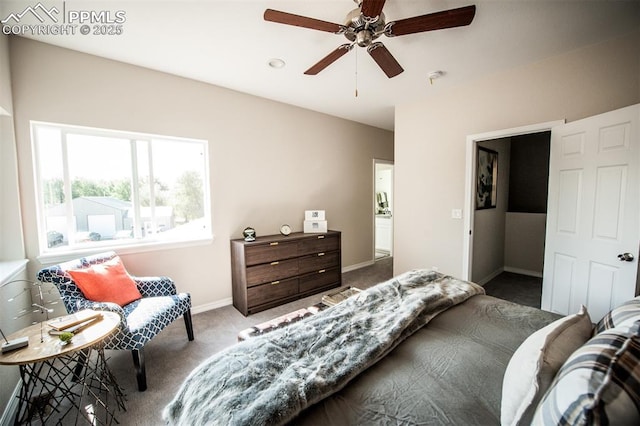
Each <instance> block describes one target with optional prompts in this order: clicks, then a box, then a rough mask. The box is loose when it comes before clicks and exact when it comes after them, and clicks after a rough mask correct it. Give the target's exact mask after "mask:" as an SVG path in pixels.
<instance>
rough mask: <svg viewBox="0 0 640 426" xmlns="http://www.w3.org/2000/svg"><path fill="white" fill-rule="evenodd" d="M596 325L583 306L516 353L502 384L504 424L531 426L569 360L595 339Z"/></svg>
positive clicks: (555, 323) (532, 338) (541, 332)
mask: <svg viewBox="0 0 640 426" xmlns="http://www.w3.org/2000/svg"><path fill="white" fill-rule="evenodd" d="M592 329H593V326H592V324H591V318H590V317H589V314H588V313H587V309H586V308H585V307H584V306H582V307H581V308H580V311H579V312H578V313H577V314H574V315H568V316H566V317H563V318H560V319H558V320H556V321H554V322H552V323H551V324H549V325H547V326H546V327H543V328H541V329H540V330H538V331H536V332H535V333H533V334H532V335H531V336H529V337H528V338H527V339H526V340H525V341H524V342H523V343H522V344H521V345H520V347H518V349H517V350H516V351H515V353H514V354H513V356H512V357H511V360H510V361H509V365H507V369H506V371H505V374H504V379H503V382H502V406H501V413H500V422H501V424H502V425H503V426H506V425H520V424H523V425H524V424H527V425H528V424H530V423H531V420H532V419H533V415H534V413H535V410H536V407H537V405H538V403H539V402H540V399H542V397H543V395H544V393H545V392H546V391H547V389H548V388H549V386H550V385H551V382H552V381H553V379H554V377H555V375H556V373H557V372H558V370H559V369H560V367H562V365H563V364H564V362H565V361H566V360H567V358H568V357H569V356H570V355H571V354H572V353H573V352H574V351H575V350H576V349H578V348H579V347H580V346H582V345H583V344H584V343H585V342H586V341H587V340H589V338H590V337H591V331H592Z"/></svg>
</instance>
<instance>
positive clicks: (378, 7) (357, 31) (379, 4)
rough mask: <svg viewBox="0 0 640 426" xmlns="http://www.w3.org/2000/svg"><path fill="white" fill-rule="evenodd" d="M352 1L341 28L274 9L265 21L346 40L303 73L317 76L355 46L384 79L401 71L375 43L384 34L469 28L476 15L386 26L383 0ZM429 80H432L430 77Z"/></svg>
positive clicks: (460, 13)
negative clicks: (354, 6)
mask: <svg viewBox="0 0 640 426" xmlns="http://www.w3.org/2000/svg"><path fill="white" fill-rule="evenodd" d="M354 1H355V2H356V3H357V4H358V7H357V8H356V9H354V10H352V11H351V12H349V13H348V14H347V17H346V19H345V23H344V25H340V24H335V23H332V22H327V21H322V20H319V19H315V18H308V17H306V16H301V15H294V14H292V13H288V12H281V11H278V10H273V9H267V10H265V12H264V19H265V21H270V22H276V23H279V24H286V25H293V26H296V27H302V28H309V29H312V30H317V31H325V32H330V33H334V34H341V35H344V37H345V38H346V39H347V40H349V42H350V43H347V44H343V45H340V46H338V48H336V49H335V50H334V51H333V52H331V53H329V54H328V55H327V56H325V57H324V58H322V59H321V60H320V61H319V62H317V63H316V64H315V65H313V66H312V67H311V68H309V69H308V70H307V71H305V74H307V75H316V74H318V73H319V72H320V71H322V70H324V69H325V68H326V67H328V66H329V65H331V64H332V63H334V62H335V61H337V60H338V59H339V58H341V57H342V56H343V55H344V54H346V53H347V52H349V51H350V50H351V49H352V48H353V47H354V46H355V45H358V46H359V47H366V48H367V52H368V53H369V55H370V56H371V57H372V58H373V60H374V61H375V62H376V63H377V64H378V66H379V67H380V68H381V69H382V71H383V72H384V73H385V74H386V75H387V77H389V78H393V77H395V76H397V75H398V74H400V73H402V72H403V71H404V70H403V69H402V66H400V64H399V63H398V61H396V59H395V58H394V57H393V55H392V54H391V52H389V50H388V49H387V48H386V47H385V46H384V45H383V44H382V43H381V42H379V41H378V42H375V40H376V39H377V38H379V37H380V36H381V35H383V34H384V35H385V36H387V37H396V36H403V35H407V34H415V33H421V32H426V31H434V30H441V29H445V28H453V27H461V26H465V25H469V24H470V23H471V21H473V18H474V16H475V13H476V7H475V6H474V5H472V6H465V7H461V8H458V9H450V10H444V11H441V12H436V13H429V14H426V15H420V16H414V17H411V18H406V19H400V20H398V21H391V22H388V23H387V22H386V19H385V15H384V13H382V9H383V7H384V4H385V0H354ZM441 76H442V75H439V76H438V77H441ZM435 78H437V77H435ZM430 80H431V81H432V80H433V79H431V77H430Z"/></svg>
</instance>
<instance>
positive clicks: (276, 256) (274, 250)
mask: <svg viewBox="0 0 640 426" xmlns="http://www.w3.org/2000/svg"><path fill="white" fill-rule="evenodd" d="M244 256H245V262H246V264H247V266H251V265H258V264H260V263H270V262H273V261H276V260H282V259H289V258H292V257H296V256H298V243H297V242H295V241H285V242H283V241H274V242H271V243H266V244H257V245H250V246H247V247H246V248H245V254H244Z"/></svg>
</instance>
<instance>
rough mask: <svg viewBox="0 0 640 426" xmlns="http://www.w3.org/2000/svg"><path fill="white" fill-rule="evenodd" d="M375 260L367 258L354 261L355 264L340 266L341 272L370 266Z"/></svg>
mask: <svg viewBox="0 0 640 426" xmlns="http://www.w3.org/2000/svg"><path fill="white" fill-rule="evenodd" d="M375 263H376V262H375V260H367V261H366V262H362V263H356V264H355V265H350V266H345V267H344V268H342V273H343V274H344V273H345V272H351V271H355V270H356V269H360V268H365V267H367V266H371V265H373V264H375Z"/></svg>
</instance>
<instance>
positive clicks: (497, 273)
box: [475, 268, 504, 286]
mask: <svg viewBox="0 0 640 426" xmlns="http://www.w3.org/2000/svg"><path fill="white" fill-rule="evenodd" d="M503 272H504V268H499V269H496V270H495V271H493V272H492V273H490V274H489V275H487V276H486V277H484V278H483V279H481V280H478V281H475V283H476V284H478V285H482V286H483V285H485V284H486V283H488V282H489V281H491V280H492V279H494V278H495V277H497V276H498V275H500V274H501V273H503Z"/></svg>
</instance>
